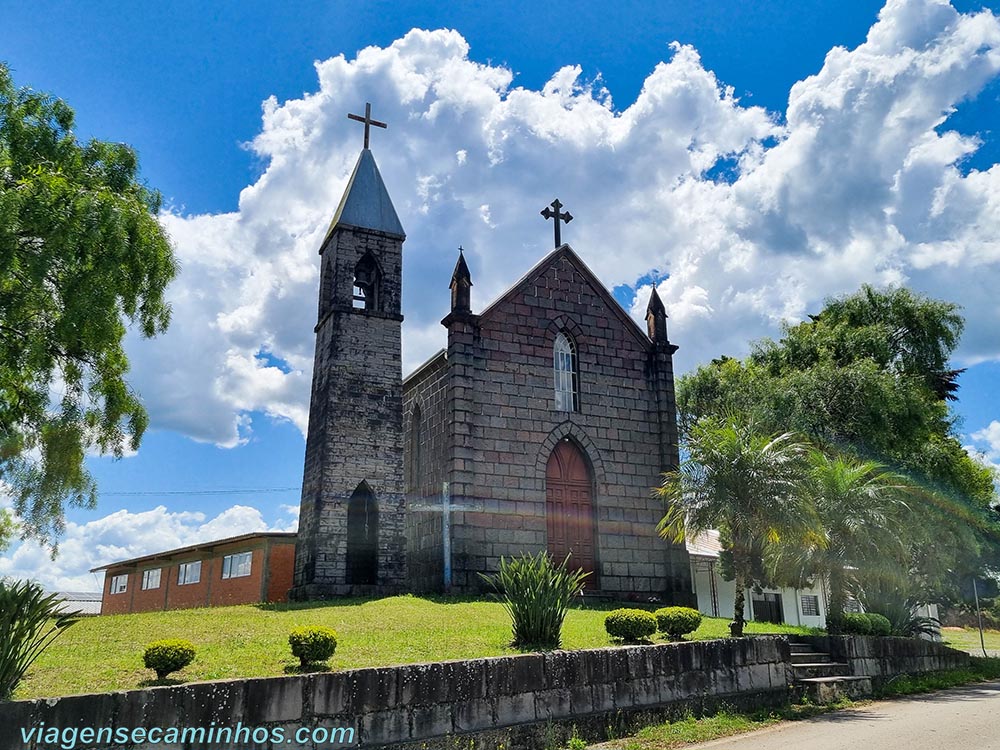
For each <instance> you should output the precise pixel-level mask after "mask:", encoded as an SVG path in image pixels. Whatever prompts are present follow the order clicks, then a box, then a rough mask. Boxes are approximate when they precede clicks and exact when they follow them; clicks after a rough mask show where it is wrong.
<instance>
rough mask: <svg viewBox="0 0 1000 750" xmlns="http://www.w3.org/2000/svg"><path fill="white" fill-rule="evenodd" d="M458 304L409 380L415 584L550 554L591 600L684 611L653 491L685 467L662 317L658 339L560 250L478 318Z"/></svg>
mask: <svg viewBox="0 0 1000 750" xmlns="http://www.w3.org/2000/svg"><path fill="white" fill-rule="evenodd" d="M460 263H463V264H464V260H461V261H460ZM456 273H458V269H456ZM470 284H471V281H470ZM454 285H455V280H454V279H453V291H454ZM455 305H456V302H455V295H454V294H453V308H455ZM460 305H461V303H460V302H459V307H458V308H457V309H453V312H452V313H451V314H450V315H449V316H448V317H447V318H445V320H444V321H443V323H444V325H445V326H446V327H447V329H448V348H447V350H446V352H445V353H443V354H439V355H437V356H435V357H434V358H432V359H431V360H430V361H429V362H428V363H427V364H426V365H425V366H424V367H422V368H420V369H418V370H417V371H416V372H415V373H414V374H413V375H411V376H410V377H409V378H407V380H406V381H405V382H404V387H403V409H404V425H405V427H406V430H407V435H406V440H405V442H404V445H405V450H404V454H405V467H406V475H407V490H408V496H409V498H410V502H409V510H408V517H407V552H408V558H409V581H410V585H411V587H412V588H415V589H417V590H440V589H442V588H449V590H452V591H456V592H472V591H478V590H481V588H482V586H483V583H482V580H481V578H480V575H479V574H480V573H490V572H493V571H495V570H496V569H497V566H498V564H499V560H500V558H501V557H511V556H516V555H519V554H521V553H527V554H533V553H536V552H539V551H543V550H547V551H549V552H550V553H552V554H553V556H554V557H557V558H559V559H562V558H563V557H565V555H566V554H567V553H568V554H570V555H571V558H570V560H571V565H577V566H582V567H584V568H585V569H587V570H590V571H591V572H592V575H591V579H590V582H589V584H588V590H589V591H591V592H594V593H601V594H605V595H608V596H614V597H620V598H637V599H643V600H645V599H651V598H654V597H655V598H656V599H658V600H660V601H664V602H669V603H684V604H690V603H692V595H691V576H690V562H689V559H688V556H687V552H686V550H685V549H684V548H683V547H680V546H674V545H669V544H668V543H667V542H665V541H664V540H663V539H661V538H660V537H659V536H658V535H657V533H656V524H657V522H658V521H659V519H660V517H661V516H662V512H663V511H662V506H661V504H660V503H659V502H658V501H657V500H656V499H655V498H653V497H652V494H651V490H652V488H653V487H655V486H656V485H657V484H659V481H660V474H661V472H663V471H665V470H668V469H670V468H673V467H675V466H676V465H677V462H678V455H677V437H676V434H677V433H676V417H675V407H674V401H673V371H672V354H673V351H674V347H673V346H672V345H670V344H669V342H668V341H666V337H665V327H664V326H665V315H664V322H663V323H661V329H662V330H663V332H664V335H663V336H662V339H663V340H662V341H660V342H656V341H654V340H653V339H651V337H650V336H649V335H648V334H647V333H646V332H643V331H642V330H641V329H640V328H639V327H638V326H636V324H635V323H634V322H633V321H632V320H631V318H630V317H629V316H628V315H627V314H626V313H625V311H624V310H622V309H621V307H620V306H619V305H618V304H617V302H615V301H614V299H613V298H612V297H611V295H610V294H609V293H608V292H607V290H606V289H605V288H604V287H603V286H602V285H601V284H600V282H599V281H598V280H597V279H596V277H594V275H593V273H591V272H590V270H589V269H588V268H587V267H586V265H585V264H584V263H583V262H582V261H581V260H580V258H579V257H578V256H577V255H576V254H575V253H574V252H573V250H572V249H571V248H569V246H567V245H563V246H562V247H560V248H559V249H557V250H556V251H554V252H553V253H551V254H550V255H549V256H548V257H546V258H545V259H544V260H543V261H542V262H541V263H539V264H538V265H537V266H536V267H535V268H534V269H532V271H530V272H529V273H528V274H527V275H526V276H525V277H524V278H523V279H522V280H521V281H520V282H518V283H517V284H516V285H515V286H514V287H513V288H512V289H511V290H510V291H509V292H508V293H507V294H505V295H504V296H503V297H501V298H500V299H499V300H498V301H497V302H496V303H494V304H493V305H491V306H490V307H489V308H487V309H486V310H485V311H483V313H482V314H480V315H474V314H472V313H471V311H467V310H463V309H461V306H460ZM567 344H568V347H567ZM557 349H558V350H559V352H560V354H561V357H562V359H561V360H558V361H557ZM567 352H569V353H567ZM567 365H568V368H567ZM567 369H568V370H569V371H568V372H567ZM557 371H558V372H557ZM567 384H568V387H569V388H570V389H571V391H570V392H569V394H568V395H567ZM446 537H447V542H446V541H445V539H446ZM449 562H450V565H449V564H448V563H449ZM448 568H450V570H449V569H448Z"/></svg>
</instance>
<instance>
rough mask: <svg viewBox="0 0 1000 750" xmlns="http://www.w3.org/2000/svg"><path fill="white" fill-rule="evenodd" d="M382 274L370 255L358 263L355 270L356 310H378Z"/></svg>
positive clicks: (353, 300)
mask: <svg viewBox="0 0 1000 750" xmlns="http://www.w3.org/2000/svg"><path fill="white" fill-rule="evenodd" d="M381 277H382V274H381V272H380V271H379V268H378V263H376V262H375V258H373V257H372V255H371V254H370V253H365V256H364V257H363V258H362V259H361V260H360V261H358V265H357V266H356V267H355V269H354V287H353V290H354V291H353V294H352V304H353V305H354V309H355V310H377V309H378V293H379V285H380V281H381Z"/></svg>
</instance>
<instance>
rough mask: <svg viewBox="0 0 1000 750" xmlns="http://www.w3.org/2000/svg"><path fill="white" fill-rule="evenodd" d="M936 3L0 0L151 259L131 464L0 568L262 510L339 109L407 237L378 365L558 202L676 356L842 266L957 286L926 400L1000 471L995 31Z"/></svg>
mask: <svg viewBox="0 0 1000 750" xmlns="http://www.w3.org/2000/svg"><path fill="white" fill-rule="evenodd" d="M953 7H954V10H953V9H952V7H948V6H942V5H940V4H939V3H935V2H931V0H893V1H892V2H891V3H890V4H889V6H888V7H887V8H886V9H885V10H884V11H883V20H882V21H881V22H880V23H879V25H878V26H877V28H876V31H875V32H873V34H874V35H873V36H872V37H870V38H869V34H870V31H871V30H872V29H873V26H874V25H876V22H877V21H878V17H879V12H880V9H881V8H882V3H879V2H867V1H864V0H856V1H852V2H850V3H848V4H843V3H828V2H801V1H799V2H794V3H793V2H770V3H746V2H716V3H710V4H704V3H693V2H672V3H657V4H652V3H617V4H615V5H614V7H613V8H612V7H611V6H610V5H608V6H604V7H599V6H597V5H596V4H580V3H563V2H550V3H545V4H538V3H504V4H497V3H484V2H470V3H464V4H449V5H444V4H428V3H416V2H403V3H399V2H393V3H389V2H358V1H355V2H351V3H345V2H326V3H319V2H302V3H294V4H293V3H282V4H260V3H214V4H207V5H206V4H205V3H193V2H172V3H161V4H158V5H155V6H150V5H149V4H134V5H131V6H130V5H127V4H126V5H123V4H121V3H97V2H87V3H77V4H70V3H54V2H31V3H28V2H14V3H10V4H7V6H6V7H5V10H4V23H3V24H2V25H0V59H4V60H5V61H6V62H7V63H9V65H10V66H11V68H12V69H13V73H14V77H15V81H16V82H17V83H19V84H22V85H30V86H32V87H33V88H36V89H40V90H45V91H50V92H52V93H54V94H57V95H58V96H60V97H62V98H64V99H66V100H67V101H68V102H69V103H70V104H71V105H72V106H73V107H74V108H75V109H76V112H77V120H78V132H79V134H80V135H81V136H82V137H91V136H94V137H99V138H102V139H106V140H118V141H125V142H128V143H130V144H132V145H133V146H134V147H135V148H136V149H137V150H138V152H139V155H140V159H141V164H142V172H143V176H144V178H145V179H146V180H147V181H148V182H149V184H150V185H152V186H154V187H156V188H158V189H160V190H161V191H162V192H163V194H164V196H165V198H166V201H167V204H168V206H169V207H170V212H169V216H168V217H167V219H166V224H167V226H168V229H169V230H170V231H171V234H172V235H173V236H174V238H175V242H176V243H177V244H178V250H179V257H180V259H181V264H182V272H181V277H180V278H179V279H178V282H177V283H176V284H175V289H174V291H173V294H174V298H173V304H174V309H175V322H174V326H173V327H172V330H171V332H170V333H169V334H168V336H167V337H166V338H165V339H163V340H162V341H160V342H158V341H153V342H134V341H133V342H132V343H131V345H130V354H131V356H132V358H133V361H134V362H135V365H136V372H135V381H136V385H137V387H139V388H140V390H141V391H142V395H143V397H144V398H145V399H146V401H147V403H148V405H149V408H150V413H151V417H152V429H151V430H150V432H149V433H148V434H147V436H146V438H145V440H144V442H143V445H142V447H141V449H140V451H139V453H138V455H136V456H133V457H129V458H127V459H124V460H122V461H111V460H109V459H103V458H95V459H92V460H91V467H92V469H93V471H94V473H95V475H96V476H97V478H98V481H99V484H100V487H101V491H102V497H101V501H100V506H99V508H98V509H97V510H96V511H92V512H81V511H72V512H71V513H70V514H69V518H70V520H71V521H72V522H73V525H72V526H71V528H70V533H69V534H68V537H69V538H68V539H67V543H66V545H65V551H64V555H63V557H62V558H61V559H60V561H58V562H57V563H55V564H49V563H46V562H44V555H42V554H41V552H40V551H39V550H35V549H31V548H29V547H28V546H24V547H17V548H15V549H13V550H11V551H9V552H8V553H7V555H6V556H5V557H3V558H0V572H13V573H18V574H34V575H37V576H39V577H40V578H41V579H42V580H43V581H46V582H48V583H49V584H50V585H53V586H61V587H64V588H65V587H68V586H75V587H78V588H79V587H84V588H94V587H95V585H96V582H95V581H94V579H93V578H92V577H88V576H87V575H85V574H83V573H82V571H83V570H85V569H86V568H87V567H90V566H91V565H94V564H102V563H105V562H108V561H110V560H111V559H114V558H115V557H120V556H131V555H133V554H142V553H145V552H150V551H154V550H155V549H156V548H157V546H160V547H162V546H170V545H171V544H173V543H181V542H185V543H186V542H188V541H190V540H193V539H195V538H199V539H200V538H207V537H209V536H212V535H216V536H223V535H226V534H227V533H229V532H230V531H231V532H232V533H238V532H240V531H244V530H248V529H252V528H289V527H290V526H291V525H292V524H293V523H294V513H293V511H292V510H291V508H294V507H295V506H297V503H298V493H297V491H296V490H294V489H284V490H281V489H280V488H294V487H297V486H298V484H299V482H300V480H301V469H302V466H301V464H302V454H303V450H304V442H303V439H302V434H301V427H302V424H303V420H304V403H306V402H307V399H308V368H309V360H310V358H311V330H312V324H313V322H314V320H313V318H314V315H315V291H314V287H315V284H314V282H315V275H314V274H315V265H316V263H317V258H316V255H315V246H316V245H317V244H318V240H317V239H316V237H315V235H316V232H317V231H319V227H321V226H322V225H323V224H324V222H325V221H328V220H329V217H330V215H331V214H332V212H333V209H334V208H335V206H336V200H337V198H338V197H339V193H340V190H341V189H342V187H343V184H344V181H345V180H346V177H347V174H348V172H349V170H350V167H351V166H352V164H353V160H354V158H355V157H356V154H357V150H358V148H359V146H360V132H358V131H359V129H357V128H355V127H354V126H353V124H351V123H348V121H347V120H346V118H344V116H343V115H344V114H346V112H347V111H358V109H359V108H361V107H363V106H364V102H365V101H366V100H371V101H373V102H374V103H375V115H376V116H384V117H386V118H387V119H388V120H389V122H390V129H389V131H388V132H386V133H382V132H381V131H379V132H376V133H375V134H374V135H373V150H374V152H375V155H376V158H377V159H378V160H379V164H380V166H381V168H382V171H383V174H384V175H385V177H386V181H387V184H388V186H389V190H390V193H391V194H392V196H393V199H394V201H395V202H396V207H397V209H398V210H399V211H400V214H401V218H402V220H403V223H404V226H405V227H406V229H407V231H408V233H409V239H408V241H407V244H406V247H405V252H406V257H407V260H406V263H407V265H406V268H405V273H406V278H405V282H404V283H405V287H404V312H405V313H406V315H407V327H406V328H405V329H404V336H405V337H406V340H407V343H406V344H405V346H406V350H405V352H404V360H405V362H404V367H405V368H406V369H411V368H412V366H413V365H414V364H416V363H417V362H419V361H421V360H422V359H423V358H424V357H426V356H427V355H429V354H431V353H432V352H433V351H434V350H435V349H436V348H438V346H440V345H441V343H442V342H443V332H442V330H441V329H440V326H437V324H436V321H437V320H439V319H440V317H441V315H442V314H443V313H442V310H443V309H444V308H443V306H444V305H446V301H447V289H446V284H447V279H448V274H449V273H450V268H451V265H452V264H453V263H454V248H455V247H457V246H458V245H459V244H464V245H465V246H466V247H467V248H469V249H470V252H469V258H470V265H471V267H472V272H473V275H474V279H475V281H476V284H477V286H476V288H475V290H474V291H476V293H477V295H478V296H477V297H474V304H476V305H479V306H481V305H483V304H485V303H487V302H488V301H489V300H490V298H492V297H493V296H495V294H496V293H498V292H499V291H501V290H502V289H503V288H504V287H505V286H506V285H507V284H509V283H510V282H511V281H513V280H514V279H515V278H516V277H517V276H519V275H520V273H522V272H523V271H524V270H525V269H527V268H528V267H529V266H530V265H531V264H532V263H533V262H534V261H535V260H537V259H538V258H539V257H541V255H542V254H543V253H544V252H545V251H546V250H547V249H548V246H549V245H548V243H549V242H550V241H551V240H550V234H549V232H550V231H551V230H550V228H549V227H548V226H546V225H545V224H543V223H542V222H541V220H540V219H539V218H538V217H537V211H538V210H539V209H540V208H541V207H542V206H543V205H545V204H546V203H547V202H548V201H549V200H551V198H552V197H553V196H555V195H559V197H560V198H562V199H563V202H564V203H565V204H566V205H567V206H568V207H569V208H570V210H571V211H573V213H574V215H575V216H576V217H577V219H576V221H575V222H574V224H573V225H571V226H570V227H569V228H568V229H567V234H566V235H565V236H566V239H568V241H570V242H571V243H573V244H574V247H575V248H576V249H577V250H578V252H580V253H581V255H582V256H583V257H584V259H585V260H586V261H587V262H588V263H590V264H591V265H592V267H593V268H594V270H595V271H596V272H597V273H598V275H600V276H601V277H602V278H603V279H605V280H606V282H607V283H608V285H609V286H610V287H614V288H615V290H616V295H617V296H618V297H619V299H620V301H621V302H622V303H623V304H624V305H625V307H626V308H627V309H632V310H633V311H638V310H639V309H641V308H642V307H644V305H645V298H646V296H647V295H648V292H649V284H650V283H651V282H652V281H655V282H656V283H657V284H658V286H659V288H660V293H661V295H663V297H664V300H665V302H666V303H667V307H668V310H669V311H670V314H671V317H672V319H673V323H672V326H673V327H672V329H671V330H672V334H673V336H674V338H675V340H676V341H677V343H678V344H679V345H680V346H681V354H680V356H679V364H680V365H681V367H682V368H683V369H686V368H690V367H692V366H694V365H696V364H697V363H698V362H701V361H705V360H706V359H708V358H711V357H712V356H717V355H718V354H722V353H728V354H735V355H740V354H743V353H745V348H746V345H747V342H748V341H750V340H752V339H754V338H757V337H759V336H763V335H773V334H774V333H775V332H776V331H777V327H778V324H779V322H780V321H781V320H795V319H798V318H801V317H802V315H804V314H805V313H806V312H811V311H815V310H817V309H818V308H819V306H820V305H821V303H822V299H823V298H824V297H825V296H828V295H831V294H840V293H843V292H845V291H850V290H852V289H854V288H856V287H857V285H858V283H860V281H864V280H871V281H874V282H876V283H879V282H888V281H904V282H907V283H911V284H912V285H913V286H915V287H916V288H918V289H920V290H921V291H924V292H926V293H929V294H934V295H935V296H940V297H943V298H948V299H953V300H955V301H959V302H961V303H963V305H965V307H966V315H967V317H968V318H969V335H968V336H967V343H966V345H965V348H964V349H963V350H962V351H961V352H960V362H959V363H960V364H966V365H970V367H969V370H968V372H967V373H966V374H965V375H964V376H963V378H962V381H961V382H962V391H961V394H960V396H961V401H960V402H959V404H958V406H957V411H958V412H959V414H960V415H961V416H962V418H963V420H964V426H963V433H964V434H965V435H967V436H968V438H967V439H968V441H969V442H970V443H973V444H975V446H976V447H977V448H978V449H979V450H982V451H985V452H987V453H988V454H989V455H990V456H991V459H992V460H993V461H1000V407H998V405H997V401H996V398H995V396H994V394H995V392H996V389H997V384H998V383H1000V364H998V361H1000V336H998V335H997V334H996V333H995V332H996V330H998V326H1000V311H998V309H997V307H996V303H995V301H994V297H993V291H992V288H993V286H994V285H995V284H996V281H997V280H1000V250H998V247H997V236H998V233H997V231H996V230H997V227H998V225H997V220H996V218H995V217H996V215H997V214H998V213H1000V211H998V210H997V207H1000V168H996V167H994V165H995V164H997V163H998V162H1000V135H998V134H996V133H994V132H992V130H991V129H992V128H993V127H994V123H996V122H997V116H998V114H1000V101H998V99H1000V76H998V75H997V70H998V68H1000V41H998V36H997V35H998V34H1000V32H998V31H997V30H996V29H997V28H1000V23H998V22H997V19H996V18H995V17H993V16H991V15H989V13H985V14H984V13H982V11H983V10H984V9H986V10H987V11H990V10H992V12H993V13H996V12H997V7H996V5H995V4H989V3H982V2H956V3H954V5H953ZM956 11H957V12H956ZM959 13H960V14H963V15H959ZM412 29H428V30H447V29H451V30H454V32H457V33H454V34H451V35H449V34H446V33H445V32H443V31H442V32H435V33H432V34H430V35H421V34H418V33H412V32H411V30H412ZM866 38H868V42H867V43H866ZM674 42H678V43H679V44H680V45H681V46H679V47H671V44H672V43H674ZM862 45H866V46H862ZM369 47H372V48H375V49H373V50H371V51H370V52H369V54H368V56H367V57H365V58H364V59H361V58H358V57H357V56H358V51H359V50H362V49H364V48H369ZM837 47H840V48H843V51H842V53H836V54H833V55H830V51H831V50H832V49H834V48H837ZM828 55H830V56H829V57H828ZM337 56H343V60H341V61H340V62H338V61H336V59H335V58H337ZM331 59H332V60H331ZM316 61H327V62H325V63H322V64H321V65H320V68H319V70H318V69H317V68H316V67H314V62H316ZM663 63H665V65H661V64H663ZM935 65H937V67H935ZM942 65H944V66H950V68H951V72H950V73H948V74H942V73H941V72H940V68H941V66H942ZM572 66H579V69H578V70H575V69H573V68H572ZM658 66H659V67H658ZM318 75H319V79H320V80H317V76H318ZM428 81H430V83H428ZM798 82H802V83H799V85H798V86H796V88H795V89H793V86H795V85H796V84H797V83H798ZM727 87H731V92H727ZM791 91H795V92H796V93H795V95H794V97H793V100H794V102H793V104H794V106H793V107H792V108H791V109H789V98H790V92H791ZM270 97H273V103H271V104H269V105H267V106H265V107H264V108H263V110H262V105H263V103H264V102H265V101H266V100H268V99H269V98H270ZM952 110H953V111H952ZM262 112H263V120H262ZM938 113H945V114H947V113H950V114H948V116H945V114H940V116H939V115H938ZM951 134H954V135H951ZM880 139H885V140H884V143H882V145H881V146H880V147H879V148H877V149H873V148H872V146H871V144H872V143H874V142H880ZM869 149H872V150H871V152H869ZM609 185H611V186H615V188H610V189H609V187H608V186H609ZM609 191H610V192H609ZM977 206H978V207H980V209H981V210H979V211H978V212H977V211H976V210H975V208H976V207H977ZM991 216H992V217H993V218H991ZM928 217H930V218H928ZM956 248H962V249H961V250H957V249H956ZM668 277H669V278H668ZM974 435H978V436H979V437H978V438H974V437H973V436H974ZM240 488H243V489H248V490H249V489H261V488H267V489H269V490H280V491H272V492H267V493H260V492H249V491H248V492H228V491H229V490H238V489H240ZM220 490H227V492H226V493H225V494H185V493H207V492H209V491H212V492H214V491H220ZM158 509H159V510H158ZM112 514H113V515H112ZM220 514H221V516H220Z"/></svg>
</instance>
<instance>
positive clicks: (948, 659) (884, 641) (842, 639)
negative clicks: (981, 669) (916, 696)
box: [799, 635, 970, 687]
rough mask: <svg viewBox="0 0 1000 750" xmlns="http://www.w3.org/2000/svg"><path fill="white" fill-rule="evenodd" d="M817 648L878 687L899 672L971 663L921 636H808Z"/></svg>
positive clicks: (955, 666) (934, 669)
mask: <svg viewBox="0 0 1000 750" xmlns="http://www.w3.org/2000/svg"><path fill="white" fill-rule="evenodd" d="M799 640H802V641H807V642H809V643H811V644H812V645H813V648H815V649H816V650H817V651H822V652H826V653H829V654H830V655H831V656H832V657H833V659H834V661H839V662H844V663H847V664H849V665H850V667H851V674H854V675H857V676H860V677H871V678H872V684H873V685H875V686H876V687H877V686H878V685H879V683H880V682H883V681H885V680H886V679H888V678H890V677H893V676H895V675H899V674H919V673H921V672H936V671H940V670H944V669H960V668H962V667H967V666H969V660H970V657H969V655H968V654H967V653H965V652H964V651H956V650H955V649H953V648H948V647H947V646H943V645H941V644H940V643H934V642H933V641H926V640H923V639H922V638H871V637H862V636H844V635H839V636H837V635H824V636H808V637H804V638H800V639H799Z"/></svg>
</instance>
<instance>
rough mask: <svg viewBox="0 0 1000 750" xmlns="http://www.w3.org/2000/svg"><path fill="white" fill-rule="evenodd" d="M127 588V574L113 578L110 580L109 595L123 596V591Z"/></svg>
mask: <svg viewBox="0 0 1000 750" xmlns="http://www.w3.org/2000/svg"><path fill="white" fill-rule="evenodd" d="M127 588H128V574H125V575H123V576H115V577H114V578H112V579H111V593H112V594H124V593H125V590H126V589H127Z"/></svg>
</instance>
